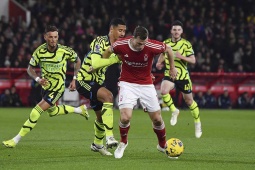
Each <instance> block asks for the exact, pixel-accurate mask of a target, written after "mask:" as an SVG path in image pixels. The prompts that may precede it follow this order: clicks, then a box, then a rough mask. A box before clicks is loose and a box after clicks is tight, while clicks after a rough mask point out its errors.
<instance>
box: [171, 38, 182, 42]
mask: <svg viewBox="0 0 255 170" xmlns="http://www.w3.org/2000/svg"><path fill="white" fill-rule="evenodd" d="M181 38H182V37H179V38H174V37H172V42H177V41H180V39H181Z"/></svg>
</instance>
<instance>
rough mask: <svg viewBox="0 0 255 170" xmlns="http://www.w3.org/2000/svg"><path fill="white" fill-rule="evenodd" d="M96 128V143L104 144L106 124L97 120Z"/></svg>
mask: <svg viewBox="0 0 255 170" xmlns="http://www.w3.org/2000/svg"><path fill="white" fill-rule="evenodd" d="M94 130H95V138H94V144H96V145H98V146H102V145H103V139H104V136H105V129H104V124H103V123H100V122H98V121H97V120H95V123H94Z"/></svg>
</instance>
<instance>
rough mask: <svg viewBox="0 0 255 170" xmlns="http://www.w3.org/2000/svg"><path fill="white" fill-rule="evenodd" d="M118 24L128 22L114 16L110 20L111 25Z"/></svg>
mask: <svg viewBox="0 0 255 170" xmlns="http://www.w3.org/2000/svg"><path fill="white" fill-rule="evenodd" d="M118 25H126V22H125V21H124V20H123V19H121V18H113V19H112V20H111V22H110V26H114V27H117V26H118Z"/></svg>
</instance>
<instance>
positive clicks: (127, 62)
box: [125, 60, 148, 67]
mask: <svg viewBox="0 0 255 170" xmlns="http://www.w3.org/2000/svg"><path fill="white" fill-rule="evenodd" d="M125 63H126V64H127V65H129V66H132V67H147V66H148V61H147V62H146V63H140V62H133V61H127V60H125Z"/></svg>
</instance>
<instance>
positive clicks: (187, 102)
mask: <svg viewBox="0 0 255 170" xmlns="http://www.w3.org/2000/svg"><path fill="white" fill-rule="evenodd" d="M185 103H186V104H187V105H188V106H190V105H191V104H192V103H193V100H192V99H185Z"/></svg>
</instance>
